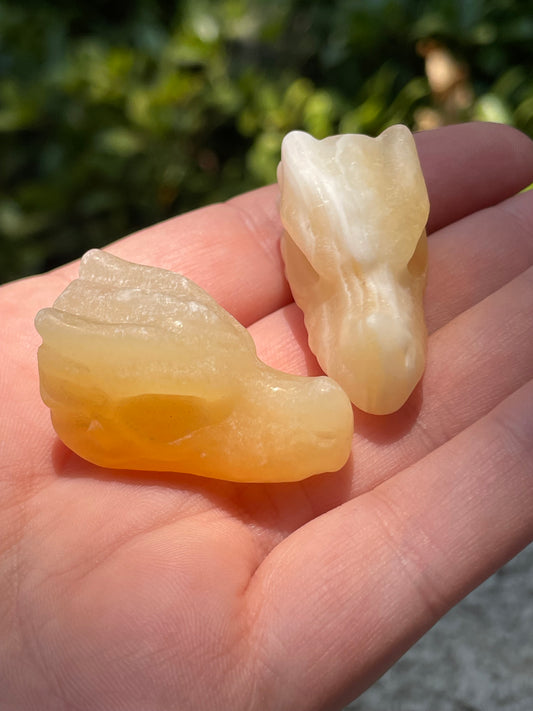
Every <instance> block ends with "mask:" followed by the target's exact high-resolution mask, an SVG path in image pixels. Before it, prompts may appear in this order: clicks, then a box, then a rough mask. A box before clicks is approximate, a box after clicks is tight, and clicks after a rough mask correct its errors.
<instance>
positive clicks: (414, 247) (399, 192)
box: [278, 126, 429, 414]
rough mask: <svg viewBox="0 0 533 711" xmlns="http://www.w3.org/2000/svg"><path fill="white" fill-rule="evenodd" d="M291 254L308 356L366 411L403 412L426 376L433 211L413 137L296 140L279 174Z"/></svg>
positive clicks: (399, 132)
mask: <svg viewBox="0 0 533 711" xmlns="http://www.w3.org/2000/svg"><path fill="white" fill-rule="evenodd" d="M278 180H279V183H280V187H281V218H282V221H283V224H284V226H285V230H286V231H285V233H284V235H283V238H282V253H283V257H284V260H285V267H286V273H287V278H288V280H289V283H290V285H291V288H292V292H293V295H294V298H295V301H296V302H297V303H298V304H299V306H300V307H301V309H302V310H303V312H304V317H305V324H306V327H307V331H308V334H309V344H310V347H311V350H312V351H313V352H314V353H315V355H316V356H317V358H318V361H319V363H320V365H321V367H322V368H323V370H324V372H326V373H327V374H328V375H329V376H331V377H332V378H334V379H335V380H336V381H337V382H338V383H340V385H342V387H343V388H344V389H345V391H346V392H347V393H348V395H349V397H350V399H351V401H352V402H353V403H354V404H355V405H357V407H359V408H361V409H363V410H365V411H367V412H371V413H375V414H387V413H390V412H394V411H395V410H397V409H398V408H400V407H401V406H402V405H403V403H404V402H405V401H406V400H407V398H408V397H409V395H410V393H411V392H412V390H413V388H414V387H415V385H416V383H417V382H418V381H419V379H420V377H421V375H422V372H423V370H424V364H425V353H426V340H427V335H426V327H425V322H424V313H423V304H422V299H423V292H424V287H425V282H426V268H427V245H426V233H425V225H426V222H427V217H428V212H429V202H428V196H427V191H426V186H425V183H424V178H423V176H422V171H421V168H420V164H419V161H418V156H417V152H416V147H415V143H414V140H413V137H412V135H411V133H410V131H409V130H408V129H407V128H406V127H405V126H392V127H391V128H389V129H387V130H386V131H384V132H383V133H382V134H381V135H380V136H379V137H378V138H369V137H368V136H362V135H356V134H346V135H340V136H330V137H329V138H325V139H323V140H321V141H319V140H316V139H314V138H313V137H312V136H310V135H308V134H306V133H303V132H300V131H295V132H292V133H290V134H288V135H287V136H286V137H285V139H284V141H283V145H282V156H281V163H280V165H279V168H278Z"/></svg>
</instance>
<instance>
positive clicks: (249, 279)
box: [68, 124, 533, 325]
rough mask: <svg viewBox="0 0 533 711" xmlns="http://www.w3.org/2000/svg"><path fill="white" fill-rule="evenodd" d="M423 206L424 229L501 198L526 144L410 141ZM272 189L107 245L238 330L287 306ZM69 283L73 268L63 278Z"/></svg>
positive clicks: (516, 178)
mask: <svg viewBox="0 0 533 711" xmlns="http://www.w3.org/2000/svg"><path fill="white" fill-rule="evenodd" d="M416 140H417V144H418V146H419V151H420V160H421V163H422V166H423V170H424V173H425V174H426V179H427V183H428V189H429V193H430V199H431V218H430V229H431V230H433V229H435V228H437V227H439V226H441V225H443V224H448V223H449V222H452V221H453V220H455V219H457V218H458V217H460V216H462V215H464V214H468V213H469V212H474V211H476V210H478V209H480V208H483V207H485V206H487V205H490V204H494V203H496V202H498V201H499V200H502V199H505V198H506V197H508V196H509V195H511V194H513V193H515V192H517V191H519V190H520V189H522V188H523V187H524V186H525V185H527V184H528V182H529V181H531V180H533V174H532V169H533V144H532V143H531V141H529V139H528V138H527V137H526V136H524V135H523V134H521V133H519V132H518V131H516V130H514V129H511V128H509V127H508V126H502V125H496V124H474V125H470V124H463V125H460V126H452V127H446V128H442V129H438V130H436V131H430V132H424V133H422V134H419V135H417V136H416ZM277 199H278V192H277V187H276V186H269V187H268V188H263V189H260V190H257V191H254V192H252V193H247V194H245V195H241V196H239V197H237V198H234V199H233V200H230V201H229V202H228V203H225V204H223V205H212V206H210V207H207V208H203V209H201V210H197V211H195V212H192V213H188V214H186V215H182V216H180V217H177V218H173V219H171V220H167V221H166V222H163V223H161V224H159V225H156V226H154V227H150V228H148V229H146V230H142V231H141V232H138V233H136V234H134V235H132V236H130V237H127V238H125V239H123V240H120V241H119V242H116V243H114V244H113V245H111V246H110V248H109V249H110V251H111V252H113V253H114V254H117V255H118V256H121V257H123V258H125V259H129V260H132V261H136V262H141V263H145V264H151V265H155V266H161V267H164V268H168V269H172V270H174V271H177V272H180V273H182V274H185V275H186V276H188V277H189V278H191V279H193V280H194V281H196V282H197V283H198V284H200V285H201V286H202V287H203V288H205V289H206V290H207V291H208V292H209V293H210V294H211V295H212V296H213V297H214V298H215V299H216V300H217V301H218V302H219V303H220V304H221V305H222V306H224V308H226V309H228V311H230V313H232V314H233V315H234V316H235V317H236V318H238V319H239V320H240V321H241V322H242V323H244V324H245V325H249V324H250V323H253V322H254V321H256V320H258V319H260V318H263V317H264V316H265V315H267V314H268V313H271V312H272V311H274V310H276V309H278V308H280V307H281V306H283V305H285V304H287V303H288V302H289V301H290V300H291V296H290V291H289V289H288V286H287V284H286V281H285V278H284V272H283V264H282V260H281V256H280V252H279V237H280V234H281V229H282V228H281V223H280V219H279V215H278V208H277ZM68 275H69V278H72V277H73V276H74V269H73V268H72V267H71V268H70V269H69V271H68Z"/></svg>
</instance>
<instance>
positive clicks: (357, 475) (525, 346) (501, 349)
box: [251, 267, 533, 496]
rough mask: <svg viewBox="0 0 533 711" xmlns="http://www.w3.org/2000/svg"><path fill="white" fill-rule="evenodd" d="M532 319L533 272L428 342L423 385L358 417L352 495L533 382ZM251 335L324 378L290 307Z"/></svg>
mask: <svg viewBox="0 0 533 711" xmlns="http://www.w3.org/2000/svg"><path fill="white" fill-rule="evenodd" d="M532 312H533V267H532V268H530V269H529V270H527V271H525V272H524V273H523V274H521V275H520V276H518V277H517V278H516V279H514V280H513V281H511V282H510V283H509V284H507V285H505V286H504V287H502V289H499V290H498V291H497V292H495V293H494V294H492V295H491V296H489V297H487V298H486V299H483V300H482V301H481V302H480V303H479V304H476V305H475V306H473V307H472V308H471V309H469V310H467V311H466V312H464V313H463V314H461V315H460V316H458V317H456V318H455V319H454V320H453V321H451V322H450V323H448V324H447V325H446V326H444V327H443V328H441V329H439V330H438V331H436V332H435V333H434V334H433V335H432V336H431V337H430V340H429V349H428V359H427V366H426V371H425V373H424V376H423V379H422V382H421V384H420V385H419V386H418V388H417V389H416V390H415V392H414V393H413V395H412V396H411V398H410V399H409V400H408V402H407V403H406V405H404V407H403V408H401V409H400V410H399V411H398V412H396V413H394V414H392V415H389V416H387V417H378V416H374V415H368V414H366V413H363V412H361V411H360V410H356V411H355V417H354V420H355V421H354V425H355V435H354V444H353V456H352V460H351V462H350V472H351V478H352V490H351V492H350V493H351V495H352V496H355V495H357V494H359V493H361V492H362V491H366V490H368V489H370V488H372V487H374V486H376V485H377V484H378V483H380V482H381V481H384V480H385V479H386V478H388V477H390V476H392V475H393V474H394V473H396V472H398V471H399V470H401V469H402V468H404V467H406V466H408V465H410V464H412V463H413V462H415V461H417V460H418V459H419V458H421V457H423V456H425V455H426V454H428V453H429V452H431V451H432V450H433V449H436V448H437V447H439V446H440V445H441V444H443V443H445V442H446V441H448V440H449V439H451V438H452V437H454V436H455V435H456V434H457V433H459V432H460V431H461V430H463V429H464V428H465V427H468V426H469V425H471V424H472V423H473V422H475V421H476V420H477V419H479V418H480V417H482V416H483V415H485V414H486V413H487V412H488V411H489V410H491V409H492V408H493V407H495V406H496V405H497V404H498V403H499V402H500V401H501V400H502V399H504V398H505V397H507V396H508V395H510V394H511V393H512V392H513V391H514V390H516V389H517V388H519V387H521V386H522V385H523V384H524V383H525V382H527V380H528V379H530V378H531V377H533V319H531V313H532ZM274 319H276V320H275V323H274ZM251 332H252V334H253V335H254V338H255V339H256V342H257V343H258V344H259V348H258V353H259V355H260V357H261V358H263V359H265V360H266V361H267V362H269V363H270V364H271V365H273V366H274V367H280V368H285V369H287V370H290V371H291V372H295V373H298V374H302V373H309V374H312V375H315V374H318V373H319V372H321V371H320V369H319V366H318V364H317V363H316V360H315V359H314V358H312V357H310V356H309V354H308V349H307V348H306V346H305V339H306V333H305V328H304V326H303V320H302V317H301V313H300V312H299V311H298V310H297V309H296V307H295V306H294V305H292V306H290V307H288V308H286V309H283V310H282V311H281V312H278V313H277V314H276V315H273V316H271V317H269V318H268V319H264V320H263V321H262V322H260V323H259V324H256V325H255V326H254V327H253V328H252V329H251Z"/></svg>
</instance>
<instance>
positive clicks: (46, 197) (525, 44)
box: [0, 0, 533, 282]
mask: <svg viewBox="0 0 533 711" xmlns="http://www.w3.org/2000/svg"><path fill="white" fill-rule="evenodd" d="M124 7H126V8H127V9H123V8H124ZM532 69H533V0H516V1H514V0H491V1H490V0H468V1H466V2H465V1H464V0H433V1H427V2H419V1H417V0H366V1H364V0H361V1H358V0H336V1H332V0H217V1H215V0H212V1H208V0H189V1H188V0H183V1H179V0H167V1H160V2H156V0H131V2H129V3H128V4H127V5H126V6H123V5H119V4H118V3H109V2H105V1H104V0H92V1H91V2H84V1H80V2H75V3H73V2H71V0H68V1H67V0H64V1H62V0H58V1H57V2H44V1H41V2H39V1H38V0H25V1H24V2H23V3H21V2H20V0H16V2H9V1H7V0H0V141H1V160H0V282H1V281H7V280H10V279H14V278H17V277H20V276H23V275H27V274H31V273H35V272H39V271H43V270H46V269H48V268H50V267H53V266H55V265H57V264H60V263H63V262H65V261H67V260H70V259H72V258H74V257H78V256H80V255H81V253H82V252H84V251H85V250H87V249H88V248H90V247H95V246H102V245H105V244H107V243H108V242H111V241H113V240H115V239H117V238H119V237H122V236H124V235H126V234H128V233H129V232H132V231H134V230H136V229H139V228H141V227H144V226H147V225H149V224H153V223H154V222H157V221H159V220H162V219H165V218H167V217H170V216H172V215H175V214H178V213H181V212H183V211H185V210H189V209H191V208H195V207H198V206H201V205H204V204H207V203H211V202H214V201H218V200H221V199H224V198H227V197H230V196H232V195H235V194H237V193H239V192H241V191H243V190H248V189H250V188H254V187H257V186H260V185H263V184H265V183H268V182H271V181H273V180H274V179H275V168H276V164H277V162H278V159H279V149H280V143H281V139H282V137H283V135H284V134H285V133H286V132H287V131H289V130H291V129H295V128H302V129H304V130H306V131H309V132H311V133H312V134H313V135H315V136H316V137H318V138H320V137H323V136H326V135H328V134H331V133H336V132H363V133H368V134H371V135H375V134H377V133H379V132H380V131H381V130H382V129H383V128H385V127H386V126H388V125H389V124H392V123H399V122H402V123H406V124H407V125H408V126H410V127H411V128H413V129H421V128H422V129H423V128H431V127H434V126H437V125H440V124H445V123H451V122H457V121H465V120H471V119H480V120H490V121H499V122H505V123H509V124H513V125H515V126H517V127H518V128H520V129H522V130H523V131H525V132H526V133H528V134H529V135H533V72H532Z"/></svg>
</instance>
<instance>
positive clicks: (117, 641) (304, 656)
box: [0, 124, 533, 711]
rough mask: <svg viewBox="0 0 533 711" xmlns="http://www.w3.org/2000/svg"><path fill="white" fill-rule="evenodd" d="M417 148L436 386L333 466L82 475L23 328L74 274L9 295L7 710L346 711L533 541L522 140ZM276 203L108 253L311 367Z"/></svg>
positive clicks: (296, 364) (529, 299) (427, 141)
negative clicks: (244, 474)
mask: <svg viewBox="0 0 533 711" xmlns="http://www.w3.org/2000/svg"><path fill="white" fill-rule="evenodd" d="M417 143H418V147H419V152H420V157H421V162H422V166H423V169H424V172H425V175H426V180H427V182H428V189H429V193H430V200H431V217H430V225H429V228H430V229H429V231H430V233H432V234H431V237H430V240H429V244H430V256H429V259H430V267H429V284H428V290H427V299H426V313H427V319H428V325H429V330H430V332H431V337H430V341H429V352H428V363H427V369H426V373H425V375H424V378H423V381H422V383H421V384H420V385H419V386H418V388H417V390H416V391H415V393H414V394H413V396H412V397H411V399H410V400H409V402H408V403H407V404H406V405H405V406H404V407H403V408H402V410H401V411H399V412H398V413H396V414H395V415H392V416H388V417H387V418H378V417H373V416H370V415H365V414H363V413H360V412H357V413H356V415H355V429H356V434H355V436H354V443H353V450H352V456H351V459H350V460H349V462H348V464H347V465H346V466H345V467H344V469H343V470H342V471H341V472H338V473H335V474H323V475H319V476H317V477H313V478H311V479H308V480H305V481H303V482H298V483H294V484H279V485H273V484H268V485H259V484H234V483H230V482H222V481H215V480H207V479H202V478H199V477H193V476H188V475H180V474H168V475H161V474H159V473H156V474H154V473H150V472H122V471H121V472H117V471H112V470H105V469H100V468H98V467H95V466H93V465H91V464H89V463H88V462H86V461H84V460H82V459H80V458H79V457H77V456H76V455H75V454H73V453H72V452H70V451H69V450H68V449H67V448H66V447H64V446H63V445H62V444H61V443H60V442H58V441H57V438H56V436H55V434H54V432H53V430H52V427H51V424H50V418H49V413H48V410H47V408H46V407H45V406H44V405H43V404H42V402H41V401H40V398H39V393H38V377H37V366H36V350H37V347H38V344H39V338H38V335H37V333H36V332H35V330H34V328H33V318H34V316H35V313H36V312H37V310H38V309H39V308H41V307H43V306H47V305H50V304H51V303H52V301H53V300H54V298H55V297H56V296H57V295H58V294H59V293H60V292H61V291H62V290H63V288H64V287H65V286H66V284H67V283H68V281H70V280H71V279H72V278H74V276H75V275H76V272H77V265H68V266H66V267H64V268H61V269H59V270H56V271H54V272H51V273H49V274H46V275H43V276H38V277H33V278H30V279H26V280H22V281H20V282H15V283H13V284H9V285H6V286H4V287H3V288H2V291H1V293H0V312H1V319H2V321H1V322H2V324H3V337H2V341H3V346H2V354H3V357H2V362H1V364H0V369H1V370H0V374H1V375H0V384H1V385H0V388H1V389H0V398H1V399H0V402H1V403H2V415H1V419H0V443H1V447H2V450H1V460H0V709H2V711H3V710H4V709H6V710H7V711H30V710H33V709H39V711H52V710H53V711H56V710H58V709H65V710H68V711H71V710H72V709H79V710H80V711H87V710H90V711H147V709H149V710H150V711H170V710H172V711H174V710H179V711H187V710H188V709H194V710H195V711H199V710H201V711H218V710H222V711H229V710H230V709H231V711H238V710H239V709H246V710H247V711H253V710H255V709H257V710H259V709H260V710H261V711H268V710H269V709H272V711H280V710H283V711H291V710H293V709H294V710H295V711H311V710H313V711H318V710H319V709H338V708H341V707H342V705H343V704H344V703H347V702H348V701H349V700H351V699H352V698H354V697H355V696H356V695H358V694H359V693H361V692H362V691H363V690H364V689H365V688H366V687H368V686H369V685H370V684H371V683H372V682H373V681H374V680H375V679H376V678H377V677H378V676H379V675H380V674H382V673H383V672H384V671H385V669H386V668H387V667H388V666H390V665H391V664H392V663H393V662H394V661H395V660H396V659H397V658H398V657H399V656H400V655H401V654H402V653H403V652H404V651H405V650H406V649H407V648H408V647H409V646H410V645H411V644H413V643H414V641H415V640H416V639H417V638H418V637H420V636H421V635H422V634H423V633H424V632H425V631H426V630H428V629H429V628H430V627H431V626H432V625H433V624H434V623H435V622H436V621H437V619H438V618H439V617H440V616H442V615H443V614H444V613H445V612H446V611H447V610H448V609H449V608H450V607H451V606H452V605H454V604H455V603H456V602H457V601H458V600H459V599H460V598H461V597H463V596H464V595H466V594H467V593H468V592H469V591H470V590H471V589H472V588H473V587H475V586H476V585H477V584H479V583H480V582H481V581H482V580H483V579H484V578H485V577H487V576H488V575H490V574H491V573H492V572H494V571H495V570H496V569H497V568H498V567H500V566H501V565H502V564H503V563H504V562H506V561H507V560H508V559H509V558H511V557H512V556H513V555H514V554H515V553H517V552H518V551H519V550H520V549H521V548H522V547H524V546H525V545H526V544H527V543H529V542H530V541H531V540H532V539H533V487H532V475H533V465H532V463H531V462H532V458H531V450H532V445H533V408H532V406H531V405H532V402H533V387H532V383H531V376H532V372H533V319H532V318H531V314H532V310H533V288H532V270H531V266H530V265H531V264H532V262H533V251H532V246H531V235H532V234H533V191H531V192H529V193H524V194H520V195H515V193H516V192H517V191H518V190H520V189H521V188H523V187H524V186H525V185H527V184H528V183H529V182H531V180H533V144H531V142H529V141H528V139H526V138H525V137H524V136H522V135H521V134H518V133H517V132H515V131H514V130H512V129H509V128H507V127H503V126H495V125H489V124H477V125H463V126H458V127H450V128H446V129H440V130H438V131H435V132H426V133H422V134H420V135H418V136H417ZM513 195H514V197H512V196H513ZM276 196H277V193H276V188H275V187H271V188H265V189H262V190H259V191H256V192H253V193H249V194H246V195H243V196H241V197H239V198H235V199H234V200H231V201H230V202H229V203H228V204H226V205H215V206H211V207H209V208H206V209H203V210H200V211H196V212H193V213H190V214H188V215H185V216H182V217H179V218H175V219H173V220H170V221H168V222H166V223H162V224H160V225H157V226H155V227H152V228H149V229H147V230H144V231H142V232H140V233H137V234H135V235H133V236H131V237H129V238H126V239H124V240H121V241H119V242H117V243H115V244H113V245H111V247H110V251H112V252H113V253H114V254H117V255H118V256H121V257H124V258H126V259H129V260H131V261H137V262H141V263H146V264H153V265H156V266H162V267H166V268H170V269H173V270H175V271H179V272H182V273H184V274H186V275H187V276H189V277H191V278H192V279H193V280H195V281H197V282H198V283H199V284H200V285H201V286H203V287H204V288H205V289H206V290H207V291H209V293H211V294H212V295H213V296H214V297H215V298H216V299H217V300H218V301H219V302H220V303H221V304H222V305H223V306H224V307H225V308H227V309H228V310H229V311H230V312H231V313H233V314H234V315H235V316H236V317H237V318H238V319H239V320H240V321H241V322H243V323H244V324H245V325H246V326H248V327H249V328H250V331H251V333H252V335H253V337H254V339H255V341H256V344H257V347H258V352H259V355H260V356H261V357H262V358H263V359H264V360H266V361H267V362H268V363H269V364H271V365H273V366H275V367H278V368H281V369H284V370H288V371H292V372H297V373H310V374H315V373H318V372H319V369H318V366H317V365H316V361H315V360H314V358H313V356H312V355H311V354H310V353H309V351H308V348H307V337H306V333H305V329H304V326H303V319H302V316H301V313H300V312H299V310H298V309H297V308H296V307H295V306H294V304H293V303H291V297H290V291H289V289H288V286H287V284H286V282H285V280H284V278H283V266H282V263H281V261H280V256H279V250H278V239H279V234H280V230H281V227H280V224H279V219H278V216H277V208H276Z"/></svg>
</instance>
